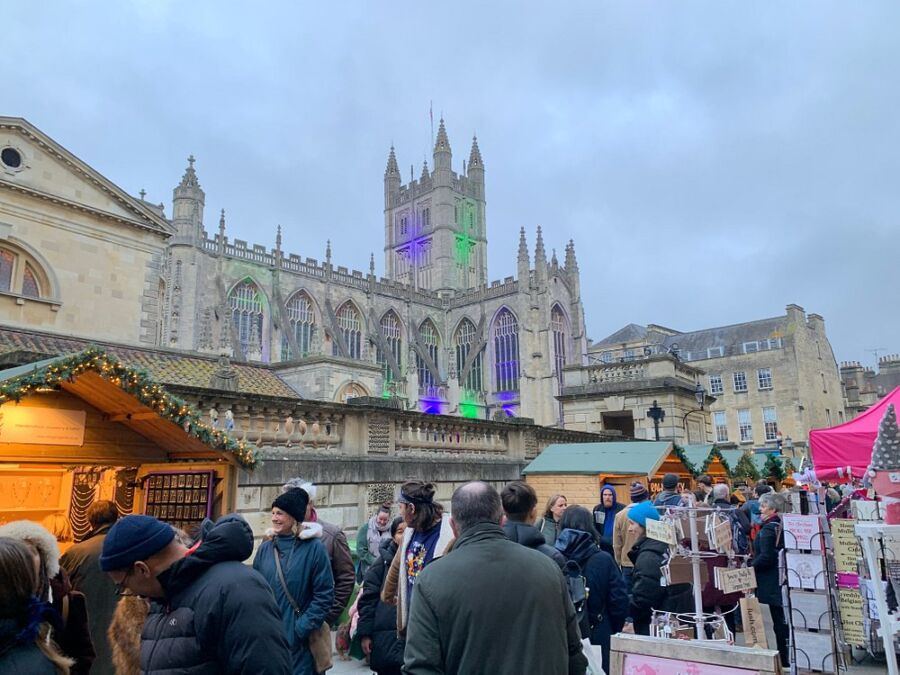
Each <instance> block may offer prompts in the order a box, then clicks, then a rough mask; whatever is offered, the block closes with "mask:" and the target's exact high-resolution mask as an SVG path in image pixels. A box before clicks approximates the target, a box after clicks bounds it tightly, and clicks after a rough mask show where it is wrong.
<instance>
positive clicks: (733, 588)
mask: <svg viewBox="0 0 900 675" xmlns="http://www.w3.org/2000/svg"><path fill="white" fill-rule="evenodd" d="M715 575H716V579H715V582H716V588H718V589H719V590H720V591H722V592H723V593H738V592H746V591H752V590H753V589H754V588H756V570H754V569H753V568H752V567H736V568H734V569H728V568H726V567H716V568H715Z"/></svg>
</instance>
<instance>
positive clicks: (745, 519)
mask: <svg viewBox="0 0 900 675" xmlns="http://www.w3.org/2000/svg"><path fill="white" fill-rule="evenodd" d="M731 506H732V504H731V502H729V501H726V500H724V499H717V500H716V501H714V502H713V503H712V507H713V508H717V509H723V510H725V511H726V513H734V516H735V518H737V522H738V524H739V525H740V526H741V530H743V532H744V534H745V535H747V536H748V537H749V536H750V516H749V515H747V513H746V512H745V511H744V510H743V509H732V508H731ZM742 553H744V554H745V555H746V554H747V553H748V551H742Z"/></svg>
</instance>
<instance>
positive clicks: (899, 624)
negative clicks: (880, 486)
mask: <svg viewBox="0 0 900 675" xmlns="http://www.w3.org/2000/svg"><path fill="white" fill-rule="evenodd" d="M856 536H857V537H859V539H860V543H861V544H862V551H863V556H864V557H865V560H866V565H867V566H868V568H869V577H870V578H871V579H872V580H873V581H876V582H877V581H878V580H880V579H881V576H882V575H881V568H880V567H879V564H878V559H879V557H880V556H879V549H880V548H881V544H882V542H883V541H884V540H885V539H895V540H898V541H900V525H885V524H884V523H879V522H867V523H857V524H856ZM872 589H873V592H874V595H875V604H876V606H877V607H878V617H879V621H880V623H881V626H880V627H879V629H878V633H879V635H880V636H881V640H882V642H883V643H884V653H885V658H886V659H887V667H888V675H900V671H898V669H897V652H896V649H895V647H894V639H895V638H896V636H897V635H898V633H900V616H898V615H897V614H890V613H888V606H887V597H886V592H885V589H884V587H883V586H882V585H881V584H880V583H873V584H872Z"/></svg>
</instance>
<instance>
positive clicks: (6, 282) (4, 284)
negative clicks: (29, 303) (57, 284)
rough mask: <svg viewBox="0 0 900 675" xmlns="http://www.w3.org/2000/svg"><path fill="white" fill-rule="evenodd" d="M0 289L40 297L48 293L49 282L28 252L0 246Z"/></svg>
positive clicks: (30, 296)
mask: <svg viewBox="0 0 900 675" xmlns="http://www.w3.org/2000/svg"><path fill="white" fill-rule="evenodd" d="M0 291H5V292H7V293H20V294H21V295H24V296H26V297H29V298H40V297H43V296H46V295H48V293H49V283H48V282H47V280H46V277H45V275H44V274H43V273H42V271H41V270H40V268H38V267H36V266H35V263H34V262H33V261H32V260H31V258H30V257H29V256H28V254H26V253H22V252H19V251H17V250H13V249H8V248H0Z"/></svg>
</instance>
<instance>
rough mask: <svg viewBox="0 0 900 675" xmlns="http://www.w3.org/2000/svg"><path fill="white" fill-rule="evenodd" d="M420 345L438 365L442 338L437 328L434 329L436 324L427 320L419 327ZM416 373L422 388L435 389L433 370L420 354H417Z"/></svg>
mask: <svg viewBox="0 0 900 675" xmlns="http://www.w3.org/2000/svg"><path fill="white" fill-rule="evenodd" d="M419 345H420V346H421V347H422V349H423V350H424V351H425V353H427V354H428V356H429V358H431V361H432V363H434V364H435V365H437V362H438V350H439V347H440V338H439V337H438V332H437V328H435V327H434V324H433V323H431V321H428V320H426V321H425V322H424V323H423V324H422V325H421V326H420V327H419ZM416 371H417V373H418V375H419V386H420V387H434V386H435V385H436V382H435V381H434V373H432V372H431V369H430V368H429V367H428V366H427V365H425V361H424V359H422V357H421V356H419V355H418V354H416Z"/></svg>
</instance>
